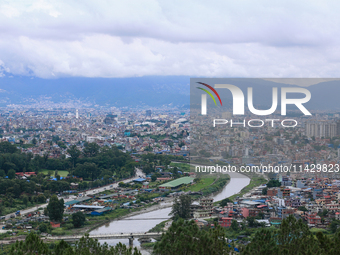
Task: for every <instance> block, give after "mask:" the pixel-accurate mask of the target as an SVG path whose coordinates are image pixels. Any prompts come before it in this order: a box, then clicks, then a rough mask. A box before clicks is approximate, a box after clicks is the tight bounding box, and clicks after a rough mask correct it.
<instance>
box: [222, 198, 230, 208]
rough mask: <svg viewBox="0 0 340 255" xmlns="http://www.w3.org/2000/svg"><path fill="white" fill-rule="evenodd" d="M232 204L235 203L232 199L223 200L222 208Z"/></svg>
mask: <svg viewBox="0 0 340 255" xmlns="http://www.w3.org/2000/svg"><path fill="white" fill-rule="evenodd" d="M232 202H233V201H232V200H231V199H229V198H225V199H223V200H221V202H220V206H222V207H224V206H227V205H228V203H232Z"/></svg>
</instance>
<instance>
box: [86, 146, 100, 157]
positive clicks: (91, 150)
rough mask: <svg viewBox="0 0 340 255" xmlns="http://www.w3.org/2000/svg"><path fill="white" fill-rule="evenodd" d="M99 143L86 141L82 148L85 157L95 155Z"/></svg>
mask: <svg viewBox="0 0 340 255" xmlns="http://www.w3.org/2000/svg"><path fill="white" fill-rule="evenodd" d="M99 149H100V147H99V145H98V144H96V143H86V144H85V148H84V149H83V154H84V156H85V157H95V156H97V154H98V152H99Z"/></svg>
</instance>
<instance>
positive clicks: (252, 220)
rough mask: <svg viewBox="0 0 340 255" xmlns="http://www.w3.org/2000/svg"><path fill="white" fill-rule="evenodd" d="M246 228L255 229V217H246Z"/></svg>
mask: <svg viewBox="0 0 340 255" xmlns="http://www.w3.org/2000/svg"><path fill="white" fill-rule="evenodd" d="M247 222H248V227H250V228H253V227H257V222H256V221H255V217H253V216H251V217H247Z"/></svg>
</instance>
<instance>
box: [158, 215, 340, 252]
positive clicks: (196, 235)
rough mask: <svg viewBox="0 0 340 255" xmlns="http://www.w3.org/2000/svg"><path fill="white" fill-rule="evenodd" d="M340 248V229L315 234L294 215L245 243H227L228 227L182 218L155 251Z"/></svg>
mask: <svg viewBox="0 0 340 255" xmlns="http://www.w3.org/2000/svg"><path fill="white" fill-rule="evenodd" d="M233 225H234V227H235V226H236V224H233ZM232 227H233V226H232ZM235 251H237V253H236V252H235ZM339 251H340V232H339V231H338V232H336V234H334V235H325V234H323V233H322V232H317V233H316V234H313V233H312V232H311V231H310V230H309V228H308V226H307V225H306V224H305V223H304V222H303V221H302V220H301V219H300V220H296V219H295V217H294V216H292V215H290V216H289V217H287V218H286V219H284V220H283V221H282V224H281V226H280V228H279V229H266V228H260V229H259V231H257V232H256V233H255V235H254V237H253V238H252V240H251V242H250V244H248V245H246V246H244V245H241V244H235V243H230V244H228V242H227V241H226V238H225V230H224V229H222V228H221V227H220V226H218V225H215V227H214V228H213V229H212V228H210V227H205V228H203V229H199V228H198V226H197V225H196V224H195V222H194V221H185V220H183V219H179V220H178V221H174V222H173V224H172V225H171V227H170V228H169V230H168V231H167V232H166V233H165V234H163V235H162V238H161V240H160V241H159V242H157V243H156V245H155V248H154V254H155V255H170V254H171V255H172V254H221V255H222V254H228V255H229V254H243V255H263V254H266V255H293V254H294V255H295V254H297V255H312V254H323V255H334V254H339Z"/></svg>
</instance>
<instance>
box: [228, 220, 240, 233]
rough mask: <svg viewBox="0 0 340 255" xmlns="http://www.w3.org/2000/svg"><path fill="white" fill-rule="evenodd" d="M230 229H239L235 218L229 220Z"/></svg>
mask: <svg viewBox="0 0 340 255" xmlns="http://www.w3.org/2000/svg"><path fill="white" fill-rule="evenodd" d="M230 227H231V229H232V230H234V231H238V230H239V226H238V223H237V221H236V220H232V221H231V225H230Z"/></svg>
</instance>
